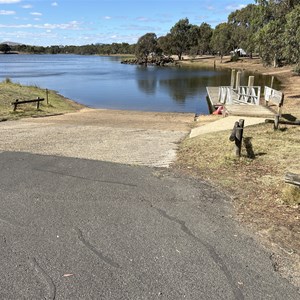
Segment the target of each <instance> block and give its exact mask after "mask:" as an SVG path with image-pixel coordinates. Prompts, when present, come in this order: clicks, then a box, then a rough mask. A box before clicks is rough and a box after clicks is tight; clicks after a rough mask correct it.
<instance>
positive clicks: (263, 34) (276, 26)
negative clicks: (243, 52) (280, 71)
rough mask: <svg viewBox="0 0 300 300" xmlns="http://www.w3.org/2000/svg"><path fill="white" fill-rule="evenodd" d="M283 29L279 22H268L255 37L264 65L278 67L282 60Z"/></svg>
mask: <svg viewBox="0 0 300 300" xmlns="http://www.w3.org/2000/svg"><path fill="white" fill-rule="evenodd" d="M283 33H284V27H283V26H282V22H281V21H280V20H275V21H270V22H269V23H268V24H267V25H265V26H264V27H263V28H262V29H261V30H260V31H259V32H258V33H257V35H256V41H257V43H258V45H259V54H260V56H261V58H262V60H263V62H264V63H265V64H266V65H271V64H272V65H273V66H274V67H277V66H278V63H279V62H280V61H282V59H283V53H284V44H283Z"/></svg>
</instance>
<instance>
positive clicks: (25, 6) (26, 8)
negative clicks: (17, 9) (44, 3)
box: [22, 4, 33, 9]
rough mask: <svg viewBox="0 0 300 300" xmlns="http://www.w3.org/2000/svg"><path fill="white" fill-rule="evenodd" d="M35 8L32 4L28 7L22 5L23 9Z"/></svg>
mask: <svg viewBox="0 0 300 300" xmlns="http://www.w3.org/2000/svg"><path fill="white" fill-rule="evenodd" d="M32 7H33V6H32V5H30V4H26V5H22V8H25V9H29V8H32Z"/></svg>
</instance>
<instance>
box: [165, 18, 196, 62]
mask: <svg viewBox="0 0 300 300" xmlns="http://www.w3.org/2000/svg"><path fill="white" fill-rule="evenodd" d="M191 28H192V25H191V24H190V23H189V20H188V18H185V19H181V20H179V21H178V22H177V23H176V24H175V25H174V26H173V27H172V28H171V30H170V34H171V38H172V41H171V44H172V51H173V53H174V54H176V55H177V56H178V59H179V60H181V59H182V55H183V53H184V52H186V51H187V50H188V49H189V43H190V30H191Z"/></svg>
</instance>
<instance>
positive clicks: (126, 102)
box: [0, 55, 270, 114]
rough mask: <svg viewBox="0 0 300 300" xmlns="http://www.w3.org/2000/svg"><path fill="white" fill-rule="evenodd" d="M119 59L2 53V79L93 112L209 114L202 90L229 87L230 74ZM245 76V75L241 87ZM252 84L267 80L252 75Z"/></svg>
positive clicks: (245, 81) (266, 78)
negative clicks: (51, 93) (55, 95)
mask: <svg viewBox="0 0 300 300" xmlns="http://www.w3.org/2000/svg"><path fill="white" fill-rule="evenodd" d="M120 61H121V58H119V57H100V56H79V55H0V80H3V79H5V78H7V77H9V78H11V79H12V80H13V82H18V83H21V84H25V85H36V86H39V87H41V88H48V89H52V90H56V91H58V92H59V93H60V94H62V95H64V96H66V97H68V98H70V99H73V100H75V101H77V102H79V103H82V104H84V105H87V106H90V107H94V108H111V109H126V110H143V111H168V112H192V113H196V112H197V113H203V114H206V113H208V106H207V101H206V89H205V87H206V86H219V85H229V84H230V70H223V71H220V70H213V69H198V68H197V69H195V68H188V67H142V66H136V65H123V64H121V63H120ZM248 76H249V74H247V73H243V78H242V84H247V77H248ZM256 81H257V82H255V85H263V84H265V83H267V84H269V82H270V78H269V77H267V76H257V75H256Z"/></svg>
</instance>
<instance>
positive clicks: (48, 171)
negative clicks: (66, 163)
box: [33, 169, 137, 187]
mask: <svg viewBox="0 0 300 300" xmlns="http://www.w3.org/2000/svg"><path fill="white" fill-rule="evenodd" d="M33 170H34V171H39V172H45V173H52V174H56V175H62V176H65V177H71V178H76V179H83V180H87V181H94V182H101V183H108V184H118V185H124V186H130V187H137V185H136V184H131V183H124V182H120V181H110V180H98V179H91V178H86V177H83V176H75V175H70V174H66V173H62V172H57V171H50V170H41V169H33Z"/></svg>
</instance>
